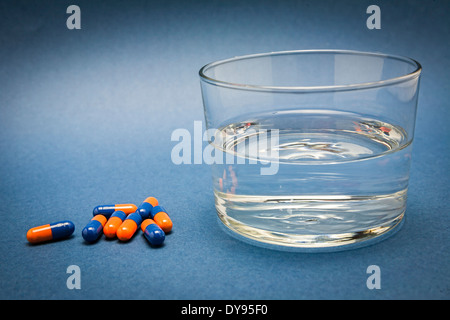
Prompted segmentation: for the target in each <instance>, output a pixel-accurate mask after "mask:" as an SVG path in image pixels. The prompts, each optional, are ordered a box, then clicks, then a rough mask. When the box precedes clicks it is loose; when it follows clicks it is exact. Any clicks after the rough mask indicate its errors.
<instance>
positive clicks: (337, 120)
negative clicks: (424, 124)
mask: <svg viewBox="0 0 450 320" xmlns="http://www.w3.org/2000/svg"><path fill="white" fill-rule="evenodd" d="M420 73H421V66H420V64H419V63H418V62H417V61H415V60H413V59H410V58H406V57H401V56H395V55H388V54H382V53H371V52H358V51H349V50H300V51H284V52H272V53H263V54H253V55H247V56H241V57H235V58H231V59H226V60H222V61H217V62H213V63H210V64H207V65H205V66H204V67H203V68H201V69H200V72H199V74H200V84H201V90H202V98H203V105H204V114H205V120H206V127H207V129H208V130H207V136H208V141H209V145H208V146H209V148H210V149H211V150H210V153H208V152H206V153H207V154H210V157H209V163H210V164H211V166H212V177H213V186H214V197H215V206H216V210H217V214H218V217H219V218H220V220H221V221H222V222H223V225H224V226H225V230H228V231H230V233H231V234H232V235H235V236H236V237H238V238H240V239H242V240H246V241H248V242H251V243H253V244H257V245H262V246H267V247H272V248H276V249H284V250H292V251H335V250H341V249H347V248H353V247H358V246H361V245H365V244H370V243H374V242H376V241H378V240H381V239H384V238H385V237H386V236H389V235H391V234H393V233H394V232H395V231H396V230H398V229H399V227H400V225H401V223H402V221H403V218H404V214H405V210H406V198H407V189H408V180H409V170H410V162H411V150H412V142H413V137H414V124H415V118H416V109H417V99H418V91H419V78H420ZM205 151H206V150H205Z"/></svg>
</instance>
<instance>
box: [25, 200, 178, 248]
mask: <svg viewBox="0 0 450 320" xmlns="http://www.w3.org/2000/svg"><path fill="white" fill-rule="evenodd" d="M93 215H94V217H93V218H92V219H91V221H89V223H88V224H87V225H86V226H85V227H84V229H83V231H82V232H81V235H82V236H83V239H84V240H85V241H87V242H89V243H93V242H96V241H97V240H98V239H99V238H100V236H101V235H102V233H103V234H104V235H105V236H106V237H107V238H115V237H117V238H118V239H119V240H120V241H128V240H130V239H131V238H132V237H133V235H134V234H135V233H136V231H137V229H138V228H139V226H140V227H141V230H142V232H143V233H144V236H145V238H146V239H147V240H148V241H149V242H150V244H151V245H153V246H160V245H162V244H163V242H164V240H165V237H166V233H168V232H170V231H171V230H172V226H173V224H172V221H171V220H170V218H169V215H168V214H167V212H166V210H165V209H164V208H163V207H162V206H160V205H159V203H158V200H157V199H156V198H154V197H148V198H147V199H145V200H144V201H143V202H142V203H141V205H140V206H139V207H136V205H134V204H115V205H101V206H97V207H95V208H94V210H93ZM74 231H75V225H74V224H73V222H71V221H68V220H66V221H60V222H55V223H51V224H46V225H43V226H39V227H35V228H31V229H30V230H28V232H27V240H28V241H29V242H31V243H41V242H46V241H54V240H59V239H64V238H68V237H70V236H71V235H72V233H73V232H74Z"/></svg>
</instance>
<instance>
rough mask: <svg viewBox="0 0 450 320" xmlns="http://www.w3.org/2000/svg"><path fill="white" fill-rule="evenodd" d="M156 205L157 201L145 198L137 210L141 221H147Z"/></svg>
mask: <svg viewBox="0 0 450 320" xmlns="http://www.w3.org/2000/svg"><path fill="white" fill-rule="evenodd" d="M157 205H158V200H157V199H156V198H154V197H148V198H146V199H145V200H144V201H143V202H142V203H141V204H140V205H139V207H138V208H137V211H138V212H139V214H140V215H141V217H142V220H144V219H147V218H148V217H149V216H150V212H151V211H152V209H153V208H154V207H156V206H157Z"/></svg>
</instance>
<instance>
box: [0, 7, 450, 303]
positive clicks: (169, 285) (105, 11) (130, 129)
mask: <svg viewBox="0 0 450 320" xmlns="http://www.w3.org/2000/svg"><path fill="white" fill-rule="evenodd" d="M71 4H77V5H78V6H79V7H80V8H81V27H82V29H81V30H68V29H67V28H66V19H67V18H68V16H69V15H68V14H66V8H67V7H68V6H69V5H71ZM371 4H377V5H378V6H380V8H381V19H382V21H381V27H382V28H381V30H368V29H367V27H366V19H367V17H368V16H369V15H368V14H366V9H367V7H368V6H369V5H371ZM449 10H450V3H449V2H448V1H445V0H441V1H426V2H425V1H378V0H377V1H365V0H363V1H323V0H320V1H271V2H268V1H246V0H239V1H236V0H230V1H195V2H185V1H132V2H129V3H126V2H123V3H121V2H114V1H82V0H77V1H2V2H1V4H0V204H1V205H0V214H1V221H2V232H1V237H0V254H1V261H0V298H1V299H110V298H115V299H448V298H449V297H450V274H449V231H450V230H449V205H448V202H447V200H448V198H449V191H448V187H449V174H448V172H449V169H450V168H449V155H450V154H449V142H450V135H449V126H448V123H449V120H450V108H449V92H450V86H449V78H450V74H449V67H450V55H449V54H448V52H449V40H450V37H449V36H450V22H449V19H448V12H449ZM321 48H336V49H354V50H363V51H380V52H385V53H392V54H398V55H406V56H410V57H412V58H414V59H416V60H418V61H419V62H420V63H422V65H423V68H424V70H423V74H422V80H421V88H420V95H419V109H418V118H417V122H416V134H415V142H414V151H413V158H412V159H413V161H412V171H411V179H410V188H409V193H408V208H407V213H406V221H405V223H404V225H403V227H402V229H401V230H400V231H399V232H398V233H397V234H395V235H394V236H393V237H390V238H388V239H386V240H385V241H383V242H380V243H378V244H376V245H373V246H369V247H365V248H360V249H356V250H350V251H344V252H336V253H315V254H305V253H287V252H279V251H273V250H268V249H263V248H259V247H254V246H251V245H249V244H246V243H243V242H240V241H238V240H236V239H234V238H232V237H230V236H229V235H228V234H226V233H225V232H223V231H222V230H221V227H220V225H219V224H218V222H217V219H216V214H215V209H214V200H213V193H212V185H211V177H210V174H211V172H210V168H209V167H208V166H207V165H205V164H201V165H200V164H198V165H194V164H192V165H178V166H177V165H175V164H173V163H172V161H171V157H170V156H171V150H172V148H173V146H174V145H175V144H176V142H173V141H171V133H172V132H173V130H175V129H177V128H185V129H187V130H189V131H190V132H191V133H193V125H194V121H196V120H199V121H203V122H204V118H203V110H202V101H201V95H200V86H199V79H198V70H199V69H200V67H202V66H203V65H204V64H206V63H209V62H212V61H215V60H219V59H225V58H229V57H233V56H238V55H244V54H251V53H260V52H269V51H281V50H295V49H321ZM150 195H153V196H155V197H157V198H158V199H159V200H160V203H161V205H163V206H164V207H165V208H166V209H167V210H168V211H169V213H170V215H171V217H172V219H173V222H174V231H173V232H172V233H171V234H169V235H168V236H167V237H166V242H165V245H164V246H163V247H162V248H158V249H155V248H151V247H150V246H149V245H148V243H147V242H146V240H145V238H144V237H143V236H142V232H140V233H139V234H138V235H136V236H135V237H134V238H133V239H132V241H131V242H129V243H119V242H118V241H116V240H113V241H108V240H105V239H104V238H102V239H101V240H100V241H98V242H97V243H95V244H93V245H88V244H86V243H85V242H84V241H83V239H82V237H81V230H82V228H83V227H84V226H85V225H86V224H87V223H88V221H89V220H90V219H91V215H92V209H93V208H94V207H95V206H97V205H100V204H110V203H130V202H131V203H135V204H136V205H139V204H140V202H141V201H142V200H144V199H145V198H146V197H147V196H150ZM65 219H69V220H71V221H73V222H74V223H75V225H76V229H75V233H74V235H73V236H72V237H71V238H70V239H68V240H65V241H59V242H55V243H48V244H44V245H38V246H31V245H29V244H28V243H27V241H26V237H25V235H26V232H27V230H28V229H29V228H31V227H33V226H37V225H41V224H46V223H51V222H55V221H59V220H65ZM69 265H78V266H79V267H80V270H81V289H80V290H76V289H74V290H69V289H68V288H67V287H66V280H67V278H68V277H69V274H67V273H66V269H67V267H68V266H69ZM369 265H378V266H379V267H380V269H381V289H379V290H369V289H368V288H367V287H366V280H367V277H368V274H367V273H366V269H367V267H368V266H369Z"/></svg>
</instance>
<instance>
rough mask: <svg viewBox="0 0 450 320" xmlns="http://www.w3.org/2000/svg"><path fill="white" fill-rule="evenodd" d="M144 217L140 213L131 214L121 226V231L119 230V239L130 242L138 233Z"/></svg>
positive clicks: (117, 233)
mask: <svg viewBox="0 0 450 320" xmlns="http://www.w3.org/2000/svg"><path fill="white" fill-rule="evenodd" d="M142 220H143V219H142V217H141V215H140V214H139V212H138V211H137V210H136V212H133V213H132V214H130V215H129V216H128V217H127V218H126V219H125V220H124V221H123V222H122V224H121V225H120V227H119V229H117V232H116V235H117V238H119V240H121V241H128V240H130V239H131V238H132V237H133V235H134V234H135V233H136V230H137V229H138V228H139V226H140V225H141V223H142Z"/></svg>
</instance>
